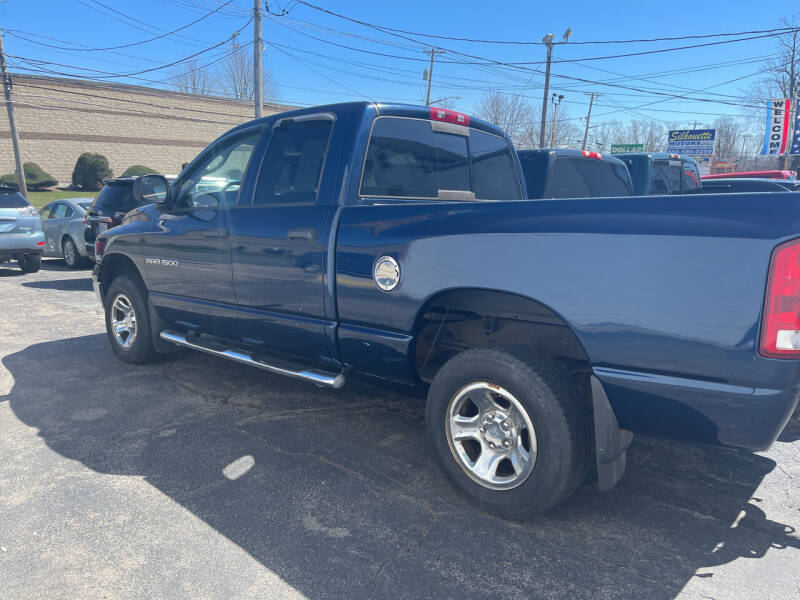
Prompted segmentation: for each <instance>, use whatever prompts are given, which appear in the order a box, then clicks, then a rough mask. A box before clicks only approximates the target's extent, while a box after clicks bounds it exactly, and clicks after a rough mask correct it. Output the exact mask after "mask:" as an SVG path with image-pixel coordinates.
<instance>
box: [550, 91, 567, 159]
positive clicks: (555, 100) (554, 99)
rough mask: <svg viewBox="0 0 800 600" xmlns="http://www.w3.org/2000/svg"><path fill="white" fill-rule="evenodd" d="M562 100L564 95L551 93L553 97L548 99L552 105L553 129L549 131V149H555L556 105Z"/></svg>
mask: <svg viewBox="0 0 800 600" xmlns="http://www.w3.org/2000/svg"><path fill="white" fill-rule="evenodd" d="M563 99H564V94H556V93H555V92H553V95H552V96H551V97H550V101H551V102H552V103H553V127H552V129H550V147H551V148H555V147H556V119H557V118H558V105H559V104H561V101H562V100H563Z"/></svg>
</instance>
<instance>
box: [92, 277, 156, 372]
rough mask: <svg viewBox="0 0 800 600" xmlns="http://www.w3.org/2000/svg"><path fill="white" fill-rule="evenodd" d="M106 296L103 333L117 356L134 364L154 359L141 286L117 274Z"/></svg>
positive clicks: (145, 302) (154, 354)
mask: <svg viewBox="0 0 800 600" xmlns="http://www.w3.org/2000/svg"><path fill="white" fill-rule="evenodd" d="M105 298H106V306H105V309H106V333H107V334H108V341H109V342H110V343H111V349H112V350H113V351H114V354H116V355H117V358H119V359H120V360H122V361H124V362H127V363H131V364H136V365H138V364H142V363H146V362H151V361H152V360H154V359H155V358H156V356H157V353H156V351H155V348H154V347H153V337H152V335H151V332H150V318H149V313H148V311H147V300H146V298H145V293H144V291H143V290H142V289H141V286H139V285H137V283H136V282H134V281H132V280H131V279H129V278H128V277H126V276H125V275H120V276H119V277H116V278H115V279H114V280H113V281H112V282H111V285H109V287H108V292H107V293H106V297H105Z"/></svg>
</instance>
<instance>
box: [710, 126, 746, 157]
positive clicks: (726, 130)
mask: <svg viewBox="0 0 800 600" xmlns="http://www.w3.org/2000/svg"><path fill="white" fill-rule="evenodd" d="M713 127H714V129H716V131H717V132H716V136H715V147H714V154H715V155H716V156H718V157H719V158H720V159H722V160H729V159H734V158H737V157H739V156H740V155H741V154H742V151H743V149H744V142H746V139H744V138H743V136H744V126H743V124H742V123H741V122H740V121H738V120H736V119H734V118H732V117H720V118H719V119H717V120H716V121H714V125H713Z"/></svg>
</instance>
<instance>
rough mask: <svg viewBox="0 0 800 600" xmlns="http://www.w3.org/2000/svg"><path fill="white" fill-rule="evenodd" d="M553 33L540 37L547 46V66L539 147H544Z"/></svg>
mask: <svg viewBox="0 0 800 600" xmlns="http://www.w3.org/2000/svg"><path fill="white" fill-rule="evenodd" d="M553 37H554V36H553V34H552V33H548V34H547V35H546V36H544V37H543V38H542V43H544V45H545V46H547V67H545V73H544V95H543V96H542V126H541V128H540V129H539V148H544V130H545V125H546V124H547V101H548V98H547V93H548V92H549V91H550V63H551V62H552V61H553Z"/></svg>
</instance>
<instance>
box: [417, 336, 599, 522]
mask: <svg viewBox="0 0 800 600" xmlns="http://www.w3.org/2000/svg"><path fill="white" fill-rule="evenodd" d="M426 412H427V415H426V421H427V429H428V435H429V436H430V438H431V441H432V443H433V446H434V450H435V452H436V457H437V459H438V461H439V463H440V465H441V467H442V469H444V471H445V472H446V473H447V474H448V476H449V477H450V478H451V479H452V481H453V482H454V483H455V485H456V486H457V487H458V488H459V489H460V490H461V491H463V492H465V493H466V494H467V496H469V497H470V498H471V499H472V500H473V501H475V502H476V503H477V504H478V505H479V506H480V507H481V508H483V509H484V510H487V511H488V512H492V513H495V514H497V515H499V516H501V517H504V518H508V519H526V518H530V517H532V516H534V515H536V514H539V513H542V512H545V511H547V510H550V509H552V508H553V507H555V506H557V505H558V504H560V503H561V502H563V501H564V500H565V499H566V498H568V497H569V496H570V495H571V494H572V493H573V492H574V491H575V489H576V488H577V487H578V485H580V483H581V482H582V481H583V479H584V477H585V475H586V469H587V464H588V462H589V461H588V459H589V454H590V453H589V448H590V446H589V443H590V424H589V416H590V414H589V410H588V408H587V407H586V406H584V405H583V404H582V403H581V401H580V399H579V398H578V396H577V392H576V390H575V386H574V385H573V383H572V382H571V381H570V379H569V377H568V376H567V374H566V372H564V370H563V369H562V368H561V367H560V366H559V365H558V364H556V363H555V362H553V361H552V360H551V359H550V358H548V357H546V356H541V355H538V354H533V353H530V352H528V351H526V349H524V348H516V347H512V346H492V347H484V348H475V349H472V350H467V351H464V352H462V353H460V354H458V355H456V356H455V357H453V358H452V359H450V360H449V361H448V362H447V363H445V365H444V366H443V367H442V368H441V369H440V370H439V372H438V373H437V374H436V377H435V378H434V380H433V383H432V384H431V387H430V390H429V392H428V403H427V411H426Z"/></svg>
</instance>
